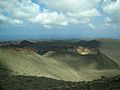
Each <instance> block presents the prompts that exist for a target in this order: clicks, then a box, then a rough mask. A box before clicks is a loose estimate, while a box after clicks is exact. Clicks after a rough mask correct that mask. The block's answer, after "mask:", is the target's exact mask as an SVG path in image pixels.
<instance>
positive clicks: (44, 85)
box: [0, 76, 120, 90]
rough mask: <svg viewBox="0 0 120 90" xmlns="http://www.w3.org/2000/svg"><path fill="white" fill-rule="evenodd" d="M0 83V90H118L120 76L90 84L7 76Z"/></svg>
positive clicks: (119, 88) (119, 89) (119, 87)
mask: <svg viewBox="0 0 120 90" xmlns="http://www.w3.org/2000/svg"><path fill="white" fill-rule="evenodd" d="M2 79H3V78H1V79H0V81H1V80H2ZM0 83H1V85H2V89H0V90H120V76H116V77H114V78H104V79H99V80H94V81H90V82H84V81H83V82H66V81H62V80H55V79H50V78H45V77H33V76H7V77H5V78H4V80H2V82H0Z"/></svg>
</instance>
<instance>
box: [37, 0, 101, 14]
mask: <svg viewBox="0 0 120 90" xmlns="http://www.w3.org/2000/svg"><path fill="white" fill-rule="evenodd" d="M39 1H40V3H41V2H42V3H44V4H46V5H47V7H48V8H50V9H52V10H57V11H60V12H81V11H86V10H90V9H93V8H96V7H97V5H98V3H99V2H100V0H39Z"/></svg>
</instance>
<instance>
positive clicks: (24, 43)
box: [19, 40, 34, 46]
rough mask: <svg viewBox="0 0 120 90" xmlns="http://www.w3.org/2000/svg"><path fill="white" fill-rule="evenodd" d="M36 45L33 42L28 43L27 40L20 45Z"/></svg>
mask: <svg viewBox="0 0 120 90" xmlns="http://www.w3.org/2000/svg"><path fill="white" fill-rule="evenodd" d="M31 44H34V43H33V42H30V41H27V40H23V41H21V42H20V43H19V45H23V46H28V45H31Z"/></svg>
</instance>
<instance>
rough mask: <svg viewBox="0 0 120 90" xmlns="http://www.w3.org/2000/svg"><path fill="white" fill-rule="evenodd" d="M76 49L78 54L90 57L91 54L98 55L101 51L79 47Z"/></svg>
mask: <svg viewBox="0 0 120 90" xmlns="http://www.w3.org/2000/svg"><path fill="white" fill-rule="evenodd" d="M75 49H76V52H77V53H78V54H80V55H89V54H98V53H99V50H97V49H95V48H89V47H83V46H79V47H77V48H75Z"/></svg>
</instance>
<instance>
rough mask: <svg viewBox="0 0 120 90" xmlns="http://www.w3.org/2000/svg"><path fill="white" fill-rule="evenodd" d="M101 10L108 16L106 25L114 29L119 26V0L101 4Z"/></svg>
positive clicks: (106, 1)
mask: <svg viewBox="0 0 120 90" xmlns="http://www.w3.org/2000/svg"><path fill="white" fill-rule="evenodd" d="M103 10H104V12H105V13H107V14H108V16H109V19H108V18H107V19H106V22H107V23H106V24H107V25H109V26H110V25H111V26H115V27H116V26H119V25H120V0H116V1H108V0H105V1H104V3H103Z"/></svg>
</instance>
